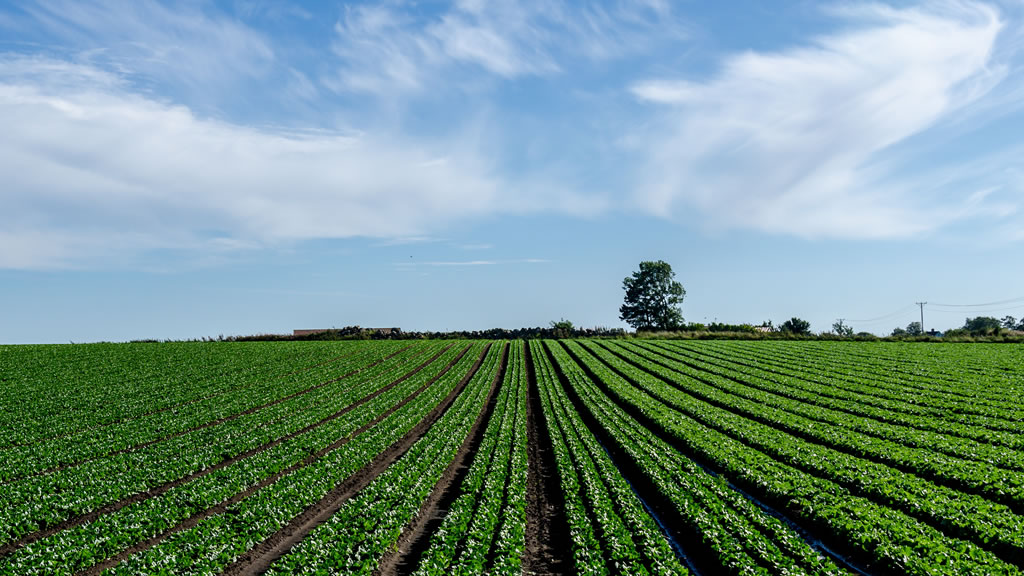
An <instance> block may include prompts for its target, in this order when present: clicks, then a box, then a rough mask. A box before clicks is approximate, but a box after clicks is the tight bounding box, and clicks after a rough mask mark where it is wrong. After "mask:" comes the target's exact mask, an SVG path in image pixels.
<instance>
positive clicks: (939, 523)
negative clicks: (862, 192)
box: [0, 340, 1024, 576]
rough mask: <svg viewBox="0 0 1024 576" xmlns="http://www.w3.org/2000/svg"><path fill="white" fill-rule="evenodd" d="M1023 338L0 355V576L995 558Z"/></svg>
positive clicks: (1006, 554) (1009, 544)
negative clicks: (999, 341) (998, 341)
mask: <svg viewBox="0 0 1024 576" xmlns="http://www.w3.org/2000/svg"><path fill="white" fill-rule="evenodd" d="M1022 395H1024V348H1022V347H1021V346H1016V345H992V344H911V343H877V342H863V343H856V342H823V341H821V342H816V341H805V342H786V341H763V342H755V341H750V342H744V341H656V340H574V341H570V340H563V341H543V342H542V341H537V340H534V341H529V342H523V341H514V342H505V341H494V342H484V341H416V342H412V341H380V342H371V341H365V342H364V341H353V342H281V343H218V342H215V343H162V344H95V345H75V346H11V347H0V429H2V431H3V434H0V575H19V576H20V575H30V574H40V575H42V574H47V575H48V574H275V575H284V574H374V573H375V574H389V575H390V574H416V575H424V576H426V575H441V574H445V575H447V574H493V575H498V574H523V573H536V574H551V573H558V574H562V573H564V574H659V575H660V574H703V575H712V574H714V575H717V574H1019V573H1021V572H1022V571H1024V406H1022V405H1021V402H1020V400H1021V398H1022Z"/></svg>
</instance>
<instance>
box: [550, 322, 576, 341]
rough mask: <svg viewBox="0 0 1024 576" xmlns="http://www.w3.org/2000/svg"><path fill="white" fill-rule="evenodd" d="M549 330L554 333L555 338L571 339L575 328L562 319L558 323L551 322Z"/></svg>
mask: <svg viewBox="0 0 1024 576" xmlns="http://www.w3.org/2000/svg"><path fill="white" fill-rule="evenodd" d="M551 329H552V330H553V331H554V333H555V338H571V337H572V335H573V332H574V330H575V327H574V326H573V325H572V322H570V321H569V320H566V319H565V318H562V319H561V320H559V321H558V322H555V321H554V320H552V321H551Z"/></svg>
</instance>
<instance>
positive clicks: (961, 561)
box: [597, 352, 1019, 574]
mask: <svg viewBox="0 0 1024 576" xmlns="http://www.w3.org/2000/svg"><path fill="white" fill-rule="evenodd" d="M597 356H598V357H600V358H601V360H602V362H604V363H605V364H607V365H608V366H609V367H611V368H613V369H614V371H615V373H616V374H619V375H621V376H623V377H626V378H628V380H623V379H622V378H616V379H609V381H602V383H603V386H604V387H605V388H606V389H607V391H608V393H609V394H610V395H611V396H612V397H614V398H615V399H616V400H617V401H618V402H620V403H622V404H623V405H625V406H628V407H630V409H631V410H632V411H633V412H634V413H635V414H636V415H639V416H642V418H643V420H644V423H645V424H647V425H649V426H651V427H653V428H654V429H656V430H659V431H660V432H661V433H663V434H666V435H668V436H670V437H672V438H673V440H674V442H676V443H677V444H676V445H677V446H678V447H680V448H681V449H683V450H684V451H685V452H687V453H690V454H692V455H693V456H695V457H697V458H699V459H701V460H702V461H705V462H709V463H710V464H712V465H713V466H715V467H716V468H717V469H719V470H721V471H722V473H723V474H724V475H725V476H726V477H727V478H728V479H730V480H731V481H732V482H734V483H736V484H737V485H739V486H741V487H743V488H744V489H746V490H748V491H749V492H750V493H752V494H754V495H755V496H757V497H758V498H759V499H761V500H762V501H765V502H769V503H771V504H772V505H774V506H776V507H777V508H779V509H781V510H784V511H786V512H787V513H789V514H791V515H793V516H794V517H796V518H797V519H799V520H802V521H804V522H807V523H809V524H811V525H812V526H813V527H814V528H815V529H817V530H820V531H822V533H823V534H824V535H827V536H829V537H831V538H832V539H834V541H836V542H841V543H844V545H845V546H846V547H848V548H849V549H851V550H852V551H853V552H855V553H856V554H857V555H858V556H859V557H861V558H862V559H863V560H864V562H865V563H866V564H870V565H872V566H877V567H879V568H880V569H883V570H885V571H888V572H892V573H904V574H950V573H956V574H1018V573H1019V571H1018V569H1017V568H1016V567H1015V566H1013V565H1011V564H1008V563H1007V562H1005V561H1004V560H1002V559H1000V558H999V557H997V556H996V555H995V554H993V553H992V552H989V551H987V550H985V549H983V548H981V547H979V546H978V545H977V544H975V543H973V542H969V541H965V540H961V539H958V538H954V537H951V536H948V535H946V534H944V533H942V532H941V531H939V530H938V529H936V528H934V527H932V526H929V525H928V524H925V523H923V522H920V521H918V520H916V519H915V518H912V517H910V516H908V515H907V514H905V513H903V512H900V511H898V510H896V509H894V508H890V507H888V506H885V505H882V504H880V503H878V502H875V501H873V500H872V499H869V498H865V497H862V496H858V495H856V494H853V493H851V491H850V488H858V487H859V488H860V489H862V490H868V489H871V490H874V491H875V492H876V493H877V497H878V498H879V499H882V498H885V499H887V501H888V502H890V503H891V504H892V505H894V506H895V505H905V506H906V507H908V508H912V509H915V510H916V509H918V508H920V509H922V510H930V511H932V512H931V513H934V514H943V515H945V514H946V513H945V510H946V509H948V508H949V507H954V508H955V507H956V506H957V505H958V501H956V500H954V501H946V502H943V501H935V500H928V499H927V498H923V497H921V491H923V490H926V489H933V490H934V489H936V487H934V485H929V484H928V483H926V482H923V481H920V480H918V479H914V478H913V477H911V476H909V475H900V474H892V473H890V474H889V475H888V476H885V477H883V478H881V479H879V478H878V477H877V476H876V474H878V473H883V472H884V471H885V467H880V466H877V465H876V466H871V465H870V464H866V463H864V462H863V461H860V460H859V459H856V458H853V457H847V458H844V457H843V456H844V455H843V454H841V453H837V452H835V451H832V450H828V449H822V447H820V446H816V445H814V444H810V443H808V442H806V441H804V440H801V439H799V438H795V437H792V436H789V435H786V434H783V433H781V432H779V431H777V430H774V429H772V428H770V427H767V426H765V425H763V424H759V423H757V422H753V421H750V420H747V419H744V418H741V417H739V416H736V415H734V414H732V413H730V412H728V411H725V410H722V409H720V408H717V407H714V406H712V405H709V404H707V403H705V402H701V401H699V400H696V399H694V398H693V397H691V396H689V395H688V394H686V393H685V392H683V391H682V390H680V389H679V388H676V387H675V386H672V385H670V384H668V383H666V382H664V381H662V380H661V379H659V378H656V377H655V376H653V375H652V374H651V373H649V372H647V371H646V370H642V369H639V368H637V367H636V366H634V365H632V364H630V363H627V362H626V361H624V360H622V359H620V358H618V357H617V356H614V355H612V354H610V353H607V352H605V353H597ZM638 363H639V362H638ZM651 370H652V371H654V372H657V368H656V367H651ZM857 464H860V466H859V467H858V466H857ZM810 471H813V473H809V472H810ZM950 519H951V520H955V518H950ZM981 529H984V528H981ZM993 536H998V533H996V532H993Z"/></svg>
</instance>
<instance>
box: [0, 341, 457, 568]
mask: <svg viewBox="0 0 1024 576" xmlns="http://www.w3.org/2000/svg"><path fill="white" fill-rule="evenodd" d="M453 345H454V344H452V345H449V346H447V347H445V348H444V349H442V350H441V351H440V352H438V353H437V354H435V355H433V356H432V357H430V358H429V359H427V360H426V361H425V362H423V363H422V364H420V365H419V366H417V367H416V368H413V369H412V370H411V371H410V372H409V373H407V374H406V375H404V376H402V377H401V378H399V379H398V380H395V381H394V382H391V383H390V384H388V385H387V386H385V387H384V388H380V389H378V390H376V391H374V392H373V393H372V394H369V395H367V396H365V397H363V398H361V399H359V400H357V401H355V402H353V403H352V404H349V405H348V406H346V407H345V408H342V409H341V410H339V411H338V412H335V413H334V414H331V415H330V416H327V417H325V418H323V419H321V420H319V421H318V422H314V423H313V424H310V425H308V426H305V427H303V428H301V429H299V430H296V431H294V432H291V433H289V434H286V435H284V436H282V437H280V438H278V439H276V440H274V441H272V442H268V443H266V444H263V445H261V446H257V447H256V448H253V449H251V450H246V451H245V452H242V453H241V454H238V455H236V456H232V457H231V458H228V459H226V460H222V461H220V462H218V463H217V464H214V465H213V466H210V467H208V468H205V469H203V470H199V471H197V472H193V473H192V474H188V475H186V476H183V477H181V478H178V479H177V480H172V481H170V482H166V483H164V484H161V485H160V486H157V487H155V488H151V489H149V490H147V491H145V492H139V493H138V494H134V495H132V496H129V497H127V498H124V499H121V500H118V501H117V502H112V503H110V504H107V505H106V506H103V507H100V508H98V509H96V510H93V511H92V512H89V513H87V514H82V515H80V516H76V517H74V518H69V519H67V520H63V521H61V522H58V523H57V524H54V525H52V526H48V527H46V528H44V529H42V530H38V531H36V532H33V533H31V534H28V535H26V536H23V537H22V538H20V539H18V540H16V541H14V542H11V543H8V544H5V545H4V546H2V547H0V558H3V557H4V556H6V555H8V554H10V553H11V552H13V551H15V550H17V549H19V548H22V547H24V546H26V545H28V544H31V543H32V542H35V541H37V540H40V539H42V538H46V537H48V536H52V535H53V534H56V533H57V532H60V531H61V530H66V529H68V528H72V527H75V526H80V525H82V524H85V523H87V522H92V521H93V520H96V519H97V518H99V517H100V516H105V515H107V514H111V513H113V512H117V511H118V510H120V509H122V508H124V507H125V506H129V505H131V504H134V503H136V502H141V501H143V500H148V499H150V498H154V497H156V496H159V495H161V494H163V493H165V492H167V491H168V490H171V489H172V488H175V487H177V486H180V485H182V484H185V483H186V482H190V481H192V480H195V479H196V478H200V477H202V476H206V475H207V474H210V473H212V472H215V471H217V470H220V469H221V468H225V467H227V466H230V465H231V464H234V463H235V462H238V461H239V460H243V459H245V458H250V457H252V456H254V455H256V454H259V453H261V452H264V451H266V450H269V449H271V448H273V447H274V446H277V445H278V444H281V443H282V442H285V441H287V440H290V439H292V438H294V437H296V436H298V435H300V434H304V433H305V432H308V431H310V430H312V429H314V428H317V427H319V426H321V425H323V424H324V423H326V422H329V421H331V420H334V419H336V418H338V417H340V416H342V415H344V414H346V413H348V412H349V411H351V410H353V409H354V408H356V407H357V406H360V405H362V404H365V403H366V402H369V401H370V400H373V399H374V398H376V397H377V396H379V395H381V394H383V393H384V392H386V391H387V390H390V389H391V388H393V387H394V386H396V385H398V384H399V383H401V382H404V381H405V380H407V379H408V378H410V377H412V376H413V375H414V374H416V373H417V372H419V371H420V370H422V369H423V368H425V367H426V366H428V365H429V364H430V363H432V362H433V361H434V360H436V359H437V358H438V357H440V356H441V355H442V354H444V352H445V351H447V350H448V349H449V348H451V347H452V346H453Z"/></svg>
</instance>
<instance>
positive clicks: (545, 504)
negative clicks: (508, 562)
mask: <svg viewBox="0 0 1024 576" xmlns="http://www.w3.org/2000/svg"><path fill="white" fill-rule="evenodd" d="M525 346H526V372H527V376H528V378H529V389H528V393H527V403H526V430H527V440H526V442H527V458H528V461H529V469H528V471H527V476H526V552H525V554H524V555H523V573H524V574H538V575H549V574H575V573H576V570H575V567H574V566H573V564H572V558H571V552H570V551H571V550H572V541H571V540H570V538H569V522H568V521H567V520H566V518H565V499H564V497H563V496H562V488H561V486H559V481H558V475H557V474H558V472H557V470H558V468H557V465H556V464H555V455H554V452H553V451H552V448H551V436H550V433H549V432H548V427H547V423H546V422H545V421H544V414H543V413H542V411H541V403H540V391H539V389H538V388H537V374H536V372H535V371H534V368H533V356H532V355H531V353H530V343H529V342H526V344H525Z"/></svg>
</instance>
